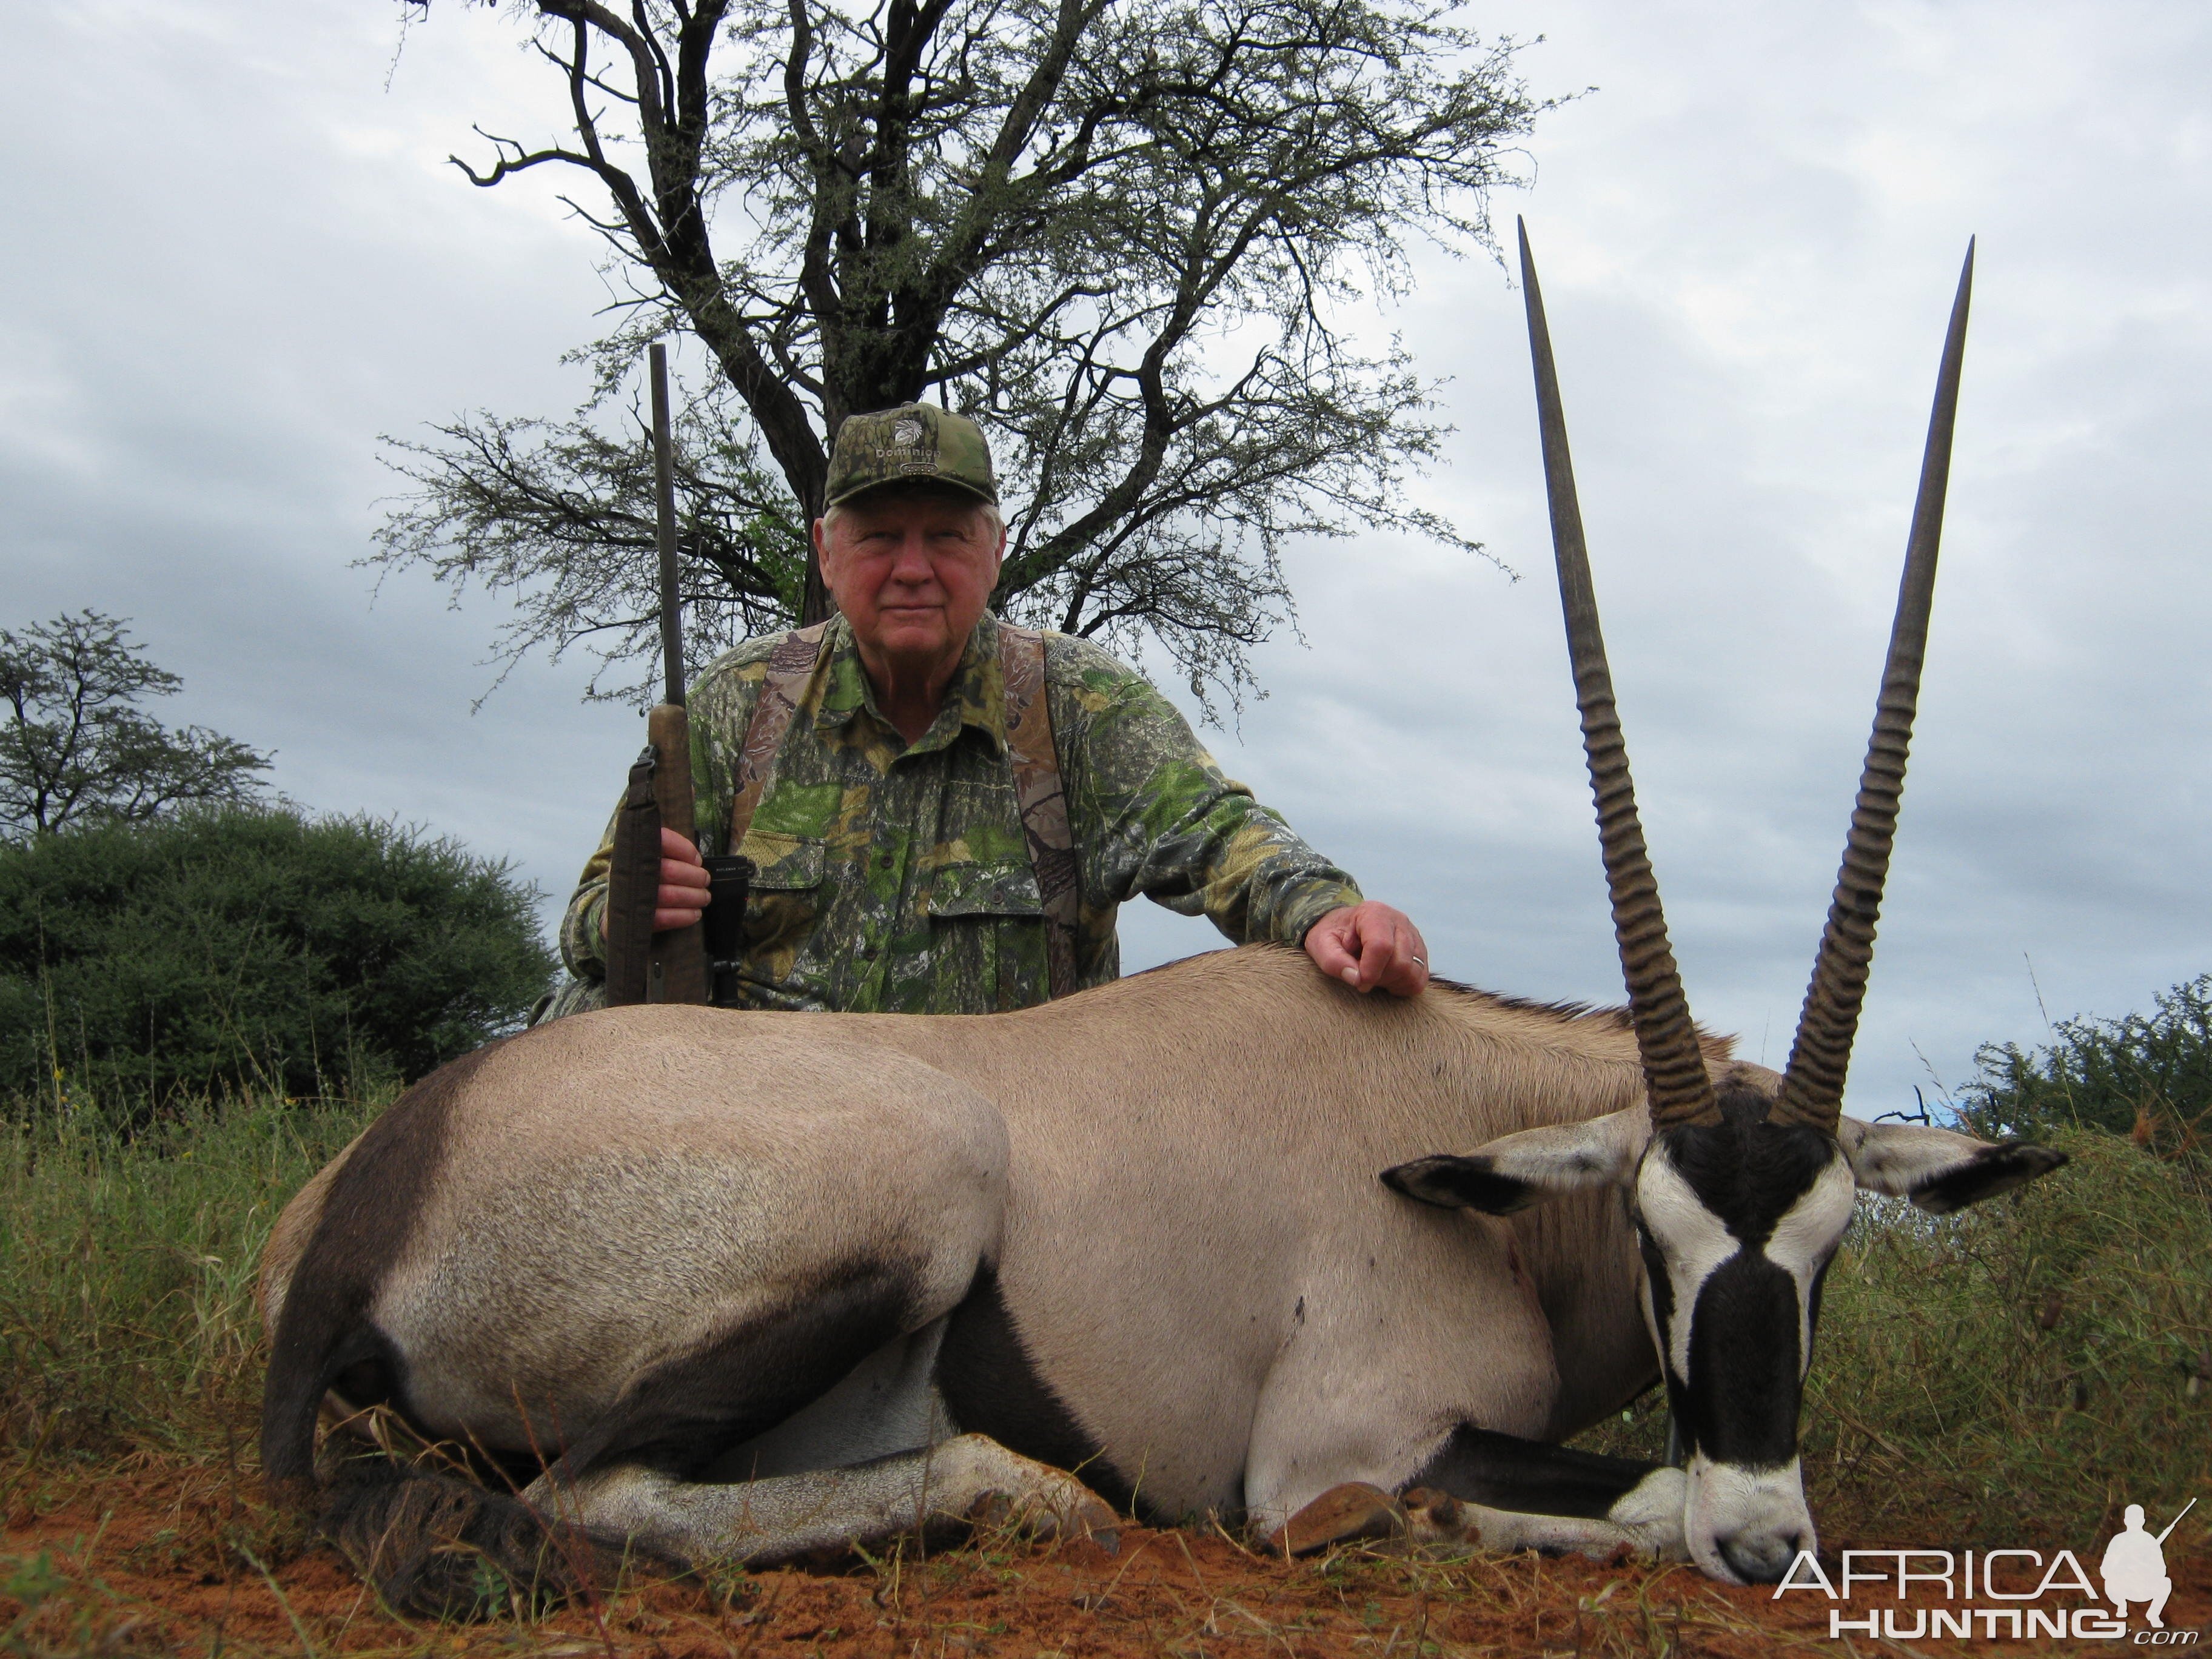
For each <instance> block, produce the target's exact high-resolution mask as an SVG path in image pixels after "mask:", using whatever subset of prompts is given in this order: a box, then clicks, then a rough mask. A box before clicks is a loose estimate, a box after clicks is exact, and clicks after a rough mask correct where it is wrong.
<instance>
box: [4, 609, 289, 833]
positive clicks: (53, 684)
mask: <svg viewBox="0 0 2212 1659" xmlns="http://www.w3.org/2000/svg"><path fill="white" fill-rule="evenodd" d="M183 685H184V681H182V680H181V679H179V678H177V676H176V675H174V674H172V673H170V672H169V671H167V669H165V668H160V667H156V666H155V665H154V664H153V663H152V662H151V661H149V659H147V657H146V654H145V652H144V651H143V649H142V648H141V647H138V646H137V645H136V644H134V643H133V642H132V641H131V636H130V634H129V632H128V631H127V629H126V627H125V624H124V623H120V622H118V621H117V620H116V619H115V618H114V617H106V616H102V615H101V614H100V612H99V611H80V612H79V613H78V614H76V616H74V617H70V616H62V617H56V618H55V619H54V620H53V621H52V622H50V623H33V624H32V625H31V626H29V627H27V628H26V629H23V630H22V631H21V633H13V632H10V631H9V630H8V629H0V701H4V702H5V704H6V706H7V724H6V726H4V728H0V838H9V837H15V836H25V835H36V836H42V835H46V834H48V833H50V832H52V831H53V830H56V829H62V828H63V827H64V826H65V825H67V824H70V823H85V822H96V821H106V822H109V823H143V822H145V821H146V820H147V819H149V818H154V817H161V815H162V814H164V813H166V812H167V811H171V810H172V809H173V808H175V807H177V806H180V805H185V804H187V803H194V802H200V803H204V802H231V803H237V802H243V801H248V800H251V799H253V797H254V796H255V794H256V793H258V791H259V789H260V787H261V780H260V779H259V778H258V777H257V776H256V774H257V773H260V772H265V771H267V770H268V769H269V757H268V756H266V755H264V754H261V753H259V752H258V751H256V750H252V749H249V748H247V747H246V744H242V743H240V742H239V741H237V740H236V739H235V738H227V737H225V736H223V735H222V733H221V732H211V731H210V730H208V728H207V727H205V726H176V727H170V726H163V725H162V724H161V722H160V721H158V720H154V719H152V718H151V717H150V716H149V715H148V714H145V713H144V712H143V711H142V710H141V709H140V708H138V707H137V704H138V702H140V700H142V699H143V698H145V697H149V696H155V697H166V696H172V695H173V694H174V693H175V692H177V691H178V690H181V689H182V687H183Z"/></svg>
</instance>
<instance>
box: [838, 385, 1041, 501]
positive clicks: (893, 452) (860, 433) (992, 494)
mask: <svg viewBox="0 0 2212 1659" xmlns="http://www.w3.org/2000/svg"><path fill="white" fill-rule="evenodd" d="M893 483H943V484H951V485H952V486H953V487H954V488H955V489H962V490H964V491H966V492H967V493H968V494H969V495H975V496H978V497H980V498H981V499H982V500H984V501H988V502H990V503H991V504H992V505H993V506H994V507H995V506H997V505H998V501H999V484H998V480H997V479H996V478H994V477H993V476H992V474H991V446H990V445H989V444H987V443H986V442H985V441H984V440H983V428H981V427H980V426H977V425H976V424H975V422H973V421H971V420H969V418H968V417H967V416H965V415H955V414H952V413H951V412H950V411H949V410H942V409H939V407H938V406H937V405H936V404H900V405H899V406H898V407H897V408H896V409H882V410H877V411H876V412H875V413H873V414H872V415H848V416H846V417H845V423H844V425H842V426H841V427H839V428H837V442H836V447H834V448H833V449H832V450H831V451H830V453H829V489H828V490H827V491H825V492H824V498H825V501H826V504H827V505H829V506H830V507H836V506H839V505H840V504H842V503H843V502H846V501H851V500H852V499H853V498H854V496H855V495H860V494H862V493H864V492H865V491H867V490H871V489H877V488H878V487H879V486H881V485H884V484H893Z"/></svg>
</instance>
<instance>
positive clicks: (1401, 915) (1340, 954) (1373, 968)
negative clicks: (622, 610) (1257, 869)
mask: <svg viewBox="0 0 2212 1659" xmlns="http://www.w3.org/2000/svg"><path fill="white" fill-rule="evenodd" d="M661 891H662V895H663V898H662V902H664V903H665V902H666V893H667V890H666V889H665V888H663V889H662V890H661ZM1306 954H1307V955H1308V956H1310V957H1312V958H1313V959H1314V966H1315V967H1316V968H1318V969H1321V970H1322V972H1323V973H1324V974H1327V975H1328V976H1329V977H1330V978H1331V979H1340V980H1342V981H1344V982H1345V983H1346V985H1349V986H1350V987H1352V989H1353V990H1355V991H1363V992H1364V991H1371V990H1373V989H1374V988H1375V987H1376V986H1378V985H1379V986H1381V987H1383V989H1384V990H1386V991H1388V992H1389V993H1390V994H1391V995H1393V996H1400V997H1417V996H1419V995H1420V994H1421V993H1422V991H1423V990H1424V989H1425V988H1426V987H1427V986H1428V982H1429V947H1428V946H1427V945H1425V944H1424V943H1423V942H1422V940H1421V930H1420V929H1419V928H1418V927H1414V926H1413V919H1412V918H1411V917H1409V916H1408V915H1406V913H1405V912H1404V911H1402V910H1394V909H1392V908H1390V907H1389V905H1387V904H1379V903H1377V902H1376V901H1375V900H1373V899H1370V900H1368V901H1367V902H1365V903H1364V904H1347V905H1346V906H1345V907H1344V908H1342V909H1340V910H1332V911H1330V912H1329V913H1328V915H1325V916H1323V917H1322V919H1321V920H1320V921H1317V922H1316V923H1314V925H1313V926H1312V927H1310V928H1308V929H1307V930H1306Z"/></svg>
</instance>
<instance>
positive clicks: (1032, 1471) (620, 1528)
mask: <svg viewBox="0 0 2212 1659" xmlns="http://www.w3.org/2000/svg"><path fill="white" fill-rule="evenodd" d="M558 1501H559V1502H560V1504H561V1505H562V1510H563V1512H564V1513H567V1514H569V1515H571V1516H573V1517H574V1519H575V1520H576V1521H577V1522H580V1523H581V1524H582V1525H583V1526H585V1527H586V1528H589V1529H591V1530H592V1532H594V1533H598V1534H611V1535H614V1536H619V1537H625V1538H629V1539H630V1540H632V1541H635V1543H637V1544H639V1545H641V1546H643V1547H646V1548H647V1549H650V1550H653V1551H655V1552H657V1553H661V1554H665V1555H671V1556H674V1557H676V1558H678V1559H681V1560H684V1561H689V1562H691V1563H694V1564H695V1565H696V1564H703V1563H707V1562H710V1561H738V1562H744V1563H746V1564H747V1565H756V1566H759V1565H769V1564H771V1563H774V1562H777V1561H787V1560H790V1559H793V1558H794V1557H797V1556H804V1555H808V1554H811V1553H814V1552H817V1551H830V1550H845V1549H849V1548H851V1547H854V1546H855V1545H858V1546H860V1547H863V1548H871V1547H877V1546H879V1545H882V1544H885V1543H888V1542H889V1541H890V1540H892V1539H894V1538H897V1537H900V1536H903V1535H908V1534H929V1533H932V1532H935V1531H938V1530H939V1529H941V1528H957V1527H960V1526H964V1525H966V1524H967V1523H969V1522H987V1523H1000V1522H1005V1523H1008V1524H1012V1525H1014V1526H1016V1527H1018V1528H1020V1529H1021V1530H1023V1531H1024V1532H1025V1533H1026V1534H1029V1535H1030V1536H1031V1537H1038V1538H1051V1537H1082V1536H1088V1537H1090V1538H1091V1539H1092V1540H1093V1541H1096V1542H1097V1543H1099V1544H1101V1545H1102V1546H1103V1547H1106V1548H1109V1549H1111V1548H1112V1547H1114V1541H1115V1525H1116V1517H1115V1514H1114V1511H1113V1510H1110V1509H1109V1508H1107V1507H1106V1505H1105V1504H1103V1503H1102V1502H1100V1501H1099V1499H1098V1498H1097V1497H1095V1496H1094V1495H1093V1494H1092V1493H1091V1491H1090V1490H1089V1488H1087V1487H1085V1486H1084V1485H1083V1483H1082V1482H1080V1481H1079V1480H1076V1479H1075V1478H1074V1477H1073V1475H1069V1474H1063V1473H1061V1472H1060V1470H1058V1469H1054V1468H1047V1467H1046V1466H1045V1465H1043V1464H1042V1463H1036V1462H1031V1461H1030V1459H1028V1458H1026V1457H1020V1456H1017V1455H1015V1454H1014V1453H1012V1452H1010V1451H1008V1450H1007V1449H1006V1448H1005V1447H1004V1446H1001V1445H1000V1444H999V1443H998V1442H997V1441H995V1440H992V1439H989V1438H987V1437H984V1436H982V1435H980V1434H963V1435H960V1436H957V1437H955V1438H953V1439H951V1440H947V1441H944V1442H942V1443H939V1444H937V1445H934V1446H927V1447H924V1448H921V1449H918V1450H913V1451H904V1452H895V1453H893V1454H892V1455H890V1456H888V1457H879V1458H877V1459H875V1460H873V1461H872V1462H866V1463H857V1464H854V1465H851V1466H849V1467H847V1468H833V1469H817V1470H811V1471H808V1472H806V1473H804V1474H782V1475H775V1476H771V1477H769V1478H768V1479H766V1480H746V1481H738V1482H734V1483H718V1482H709V1481H687V1480H678V1479H677V1478H676V1477H675V1476H673V1475H670V1474H663V1473H661V1472H659V1471H658V1470H655V1469H653V1468H648V1467H647V1466H645V1465H642V1464H636V1463H631V1464H624V1465H621V1466H619V1467H615V1468H602V1469H599V1470H598V1471H596V1472H595V1473H592V1474H587V1475H586V1476H585V1477H583V1479H582V1480H580V1481H578V1482H577V1483H576V1484H575V1485H574V1486H573V1487H572V1488H570V1489H569V1490H568V1491H567V1492H563V1493H562V1494H561V1496H560V1498H559V1499H558Z"/></svg>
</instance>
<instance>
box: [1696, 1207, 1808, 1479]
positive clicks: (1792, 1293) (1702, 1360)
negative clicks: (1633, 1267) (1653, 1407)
mask: <svg viewBox="0 0 2212 1659" xmlns="http://www.w3.org/2000/svg"><path fill="white" fill-rule="evenodd" d="M1797 1317H1798V1314H1797V1281H1796V1279H1794V1278H1792V1277H1791V1276H1790V1271H1789V1270H1788V1269H1787V1268H1785V1267H1780V1266H1778V1265H1777V1264H1776V1263H1774V1262H1771V1261H1768V1260H1767V1259H1766V1258H1765V1256H1764V1255H1759V1254H1757V1253H1756V1252H1754V1251H1751V1250H1740V1251H1738V1252H1737V1253H1736V1254H1735V1255H1732V1256H1730V1257H1729V1259H1728V1260H1727V1261H1723V1262H1722V1263H1721V1265H1720V1266H1719V1267H1716V1268H1714V1269H1713V1271H1712V1272H1711V1273H1710V1274H1708V1275H1707V1276H1706V1279H1705V1283H1704V1284H1703V1285H1699V1287H1698V1297H1697V1302H1696V1304H1695V1305H1694V1307H1693V1308H1692V1312H1691V1317H1690V1343H1689V1349H1690V1375H1689V1378H1688V1387H1687V1388H1686V1389H1684V1390H1683V1391H1682V1392H1683V1396H1684V1397H1683V1399H1682V1400H1681V1401H1680V1404H1679V1405H1678V1407H1677V1409H1678V1410H1679V1411H1680V1413H1681V1418H1680V1421H1681V1423H1682V1427H1683V1431H1684V1432H1685V1434H1686V1435H1687V1436H1688V1437H1689V1439H1690V1442H1691V1443H1692V1444H1693V1445H1694V1446H1696V1447H1697V1448H1698V1449H1699V1450H1700V1451H1702V1452H1703V1453H1705V1455H1706V1456H1707V1457H1709V1458H1711V1460H1712V1461H1713V1462H1717V1463H1734V1464H1740V1465H1745V1466H1748V1467H1750V1468H1778V1467H1779V1466H1781V1465H1782V1464H1784V1463H1787V1462H1789V1461H1790V1459H1791V1458H1792V1457H1793V1456H1795V1455H1796V1451H1797V1407H1798V1395H1799V1390H1800V1382H1799V1378H1800V1376H1801V1374H1802V1368H1801V1367H1800V1365H1799V1364H1798V1359H1799V1352H1798V1347H1797Z"/></svg>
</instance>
